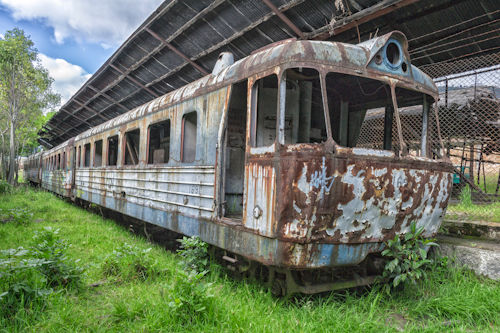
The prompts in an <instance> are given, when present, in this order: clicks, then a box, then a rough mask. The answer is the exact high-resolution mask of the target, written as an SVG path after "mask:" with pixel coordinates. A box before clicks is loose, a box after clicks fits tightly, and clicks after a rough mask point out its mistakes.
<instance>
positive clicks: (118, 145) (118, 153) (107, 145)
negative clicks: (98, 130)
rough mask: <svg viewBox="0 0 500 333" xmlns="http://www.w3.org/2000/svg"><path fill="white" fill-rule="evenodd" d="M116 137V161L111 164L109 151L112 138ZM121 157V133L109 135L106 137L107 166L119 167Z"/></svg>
mask: <svg viewBox="0 0 500 333" xmlns="http://www.w3.org/2000/svg"><path fill="white" fill-rule="evenodd" d="M115 137H116V162H115V164H110V163H109V152H110V149H109V147H110V145H109V143H110V139H113V138H115ZM119 157H120V135H119V134H115V135H108V136H107V137H106V163H105V165H106V166H107V167H117V166H118V160H119Z"/></svg>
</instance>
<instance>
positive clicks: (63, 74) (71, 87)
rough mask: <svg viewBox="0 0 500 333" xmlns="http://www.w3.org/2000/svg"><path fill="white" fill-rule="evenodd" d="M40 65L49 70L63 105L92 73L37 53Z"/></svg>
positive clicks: (61, 60)
mask: <svg viewBox="0 0 500 333" xmlns="http://www.w3.org/2000/svg"><path fill="white" fill-rule="evenodd" d="M39 58H40V62H41V63H42V66H43V67H45V68H46V69H47V70H48V71H49V75H50V77H52V78H53V79H54V83H53V88H54V91H56V92H58V93H59V94H61V105H64V103H66V102H67V101H68V99H70V98H71V96H73V94H74V93H75V92H76V91H77V90H78V89H80V87H81V86H82V85H83V83H85V81H87V80H88V79H89V78H90V77H91V76H92V74H89V73H87V72H86V71H85V70H84V69H83V68H82V67H80V66H78V65H74V64H71V63H69V62H67V61H66V60H64V59H54V58H51V57H49V56H46V55H45V54H42V53H40V54H39Z"/></svg>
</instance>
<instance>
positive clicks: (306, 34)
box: [39, 0, 500, 146]
mask: <svg viewBox="0 0 500 333" xmlns="http://www.w3.org/2000/svg"><path fill="white" fill-rule="evenodd" d="M273 10H274V11H273ZM499 20H500V3H499V2H498V1H497V0H383V1H376V0H343V1H342V0H336V1H332V0H309V1H305V0H263V1H246V0H215V1H209V0H184V1H175V0H168V1H165V2H164V3H162V4H161V5H160V7H159V8H158V9H157V10H156V11H155V12H154V13H153V14H151V16H150V17H148V18H147V19H146V21H145V22H144V23H143V24H142V25H141V26H140V27H139V28H138V29H137V30H136V31H135V32H134V33H133V34H132V35H131V36H130V37H129V38H128V39H127V40H126V41H125V42H124V43H123V45H122V46H121V47H120V48H119V49H118V50H117V51H116V52H115V53H114V54H113V55H112V56H111V57H110V58H109V59H108V60H107V61H106V63H104V64H103V65H102V66H101V68H99V70H98V71H97V72H96V73H95V74H94V75H93V76H92V77H91V78H90V79H89V80H88V81H87V82H86V83H85V84H84V85H83V86H82V87H81V88H80V90H79V91H78V92H77V93H76V94H75V95H74V96H73V97H72V98H71V99H70V100H69V101H68V102H67V103H66V104H65V105H63V107H62V108H61V109H60V111H59V112H58V113H57V114H56V115H55V116H54V117H53V118H52V119H51V120H50V121H49V123H48V124H47V125H46V127H45V128H44V129H42V131H41V132H40V133H39V134H40V142H41V143H42V144H43V145H45V146H53V145H57V144H59V143H61V142H63V141H64V140H66V139H69V138H71V137H73V136H75V135H77V134H79V133H81V132H83V131H85V130H87V129H89V128H90V127H93V126H96V125H98V124H101V123H103V122H105V121H106V120H109V119H112V118H114V117H116V116H118V115H120V114H122V113H124V112H126V111H128V110H131V109H133V108H135V107H137V106H139V105H142V104H144V103H146V102H148V101H150V100H152V99H153V98H155V97H158V96H161V95H163V94H165V93H168V92H170V91H172V90H174V89H177V88H180V87H182V86H184V85H185V84H187V83H190V82H193V81H194V80H197V79H199V78H200V77H202V76H204V75H205V74H206V73H209V72H210V71H211V69H212V67H213V65H214V64H215V62H216V60H217V57H218V56H219V54H220V53H221V52H226V51H228V52H232V53H233V54H234V57H235V60H238V59H241V58H243V57H245V56H247V55H249V54H250V53H251V52H253V51H255V50H257V49H259V48H261V47H263V46H265V45H267V44H269V43H273V42H276V41H279V40H283V39H287V38H291V37H299V38H306V39H327V40H336V41H342V42H350V43H357V42H358V29H359V36H360V39H361V41H364V40H367V39H369V37H370V35H372V36H373V35H374V34H375V33H378V35H382V34H385V33H387V32H389V31H392V30H400V31H402V32H404V33H405V34H406V36H407V37H408V39H409V41H410V54H411V55H412V63H413V64H415V65H417V66H422V65H426V64H429V63H434V62H440V61H446V60H449V59H453V58H460V57H467V56H474V55H477V54H484V53H487V52H495V51H498V48H500V46H499V43H498V38H499V34H498V29H499V28H500V27H499V25H500V24H499ZM298 34H299V36H298ZM412 50H415V51H412Z"/></svg>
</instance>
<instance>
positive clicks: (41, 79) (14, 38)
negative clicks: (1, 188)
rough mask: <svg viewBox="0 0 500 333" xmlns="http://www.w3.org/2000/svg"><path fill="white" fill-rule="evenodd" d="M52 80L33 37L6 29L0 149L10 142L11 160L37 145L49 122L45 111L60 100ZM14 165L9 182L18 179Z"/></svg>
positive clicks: (1, 44)
mask: <svg viewBox="0 0 500 333" xmlns="http://www.w3.org/2000/svg"><path fill="white" fill-rule="evenodd" d="M52 82H53V79H52V78H50V76H49V73H48V71H47V70H46V69H45V68H43V66H42V65H41V62H40V60H39V58H38V51H37V49H36V48H35V46H34V43H33V41H32V40H31V39H30V37H29V36H27V35H26V34H25V33H24V31H23V30H21V29H18V28H14V29H12V30H9V31H7V32H5V34H4V37H3V39H1V40H0V132H2V134H3V135H2V136H1V137H0V138H1V140H2V142H1V145H0V148H1V149H4V147H5V146H6V142H9V159H10V160H11V161H14V160H16V158H17V154H19V153H20V152H22V151H24V152H28V151H32V150H33V149H34V148H36V147H37V146H38V143H37V141H36V139H37V133H38V131H39V130H40V129H41V128H42V126H43V125H44V123H45V121H46V118H45V116H44V115H43V111H44V110H47V109H50V108H53V107H55V106H56V105H58V104H59V102H60V96H59V95H58V94H55V93H54V92H53V91H52V90H51V86H52ZM7 138H8V140H7ZM6 153H7V152H5V151H2V154H6ZM14 165H15V164H14V163H10V164H9V170H8V181H9V183H10V184H14V182H15V179H14V172H15V166H14ZM4 167H5V165H4Z"/></svg>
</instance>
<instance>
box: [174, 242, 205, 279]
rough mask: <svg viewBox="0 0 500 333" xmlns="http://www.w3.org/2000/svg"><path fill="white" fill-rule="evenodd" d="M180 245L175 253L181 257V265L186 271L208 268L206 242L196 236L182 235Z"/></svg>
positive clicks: (199, 270) (200, 270)
mask: <svg viewBox="0 0 500 333" xmlns="http://www.w3.org/2000/svg"><path fill="white" fill-rule="evenodd" d="M179 242H180V243H181V247H180V249H179V250H177V253H178V254H179V255H180V256H181V257H182V261H181V263H182V265H183V266H184V269H185V270H186V271H194V272H203V271H206V270H207V269H208V265H209V254H208V244H207V243H205V242H204V241H202V240H201V239H200V237H198V236H194V237H186V236H184V237H182V239H180V240H179Z"/></svg>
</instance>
